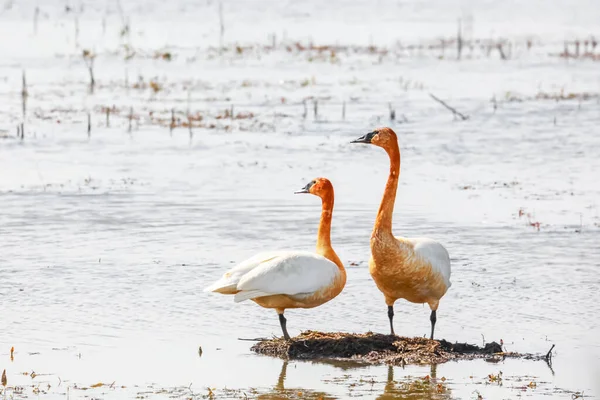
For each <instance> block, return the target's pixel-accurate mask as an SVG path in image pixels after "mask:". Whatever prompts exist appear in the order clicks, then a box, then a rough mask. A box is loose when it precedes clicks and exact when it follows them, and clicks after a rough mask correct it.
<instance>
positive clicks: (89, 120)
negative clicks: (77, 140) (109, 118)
mask: <svg viewBox="0 0 600 400" xmlns="http://www.w3.org/2000/svg"><path fill="white" fill-rule="evenodd" d="M87 122H88V124H87V134H88V137H91V136H92V116H91V115H90V112H89V111H88V113H87Z"/></svg>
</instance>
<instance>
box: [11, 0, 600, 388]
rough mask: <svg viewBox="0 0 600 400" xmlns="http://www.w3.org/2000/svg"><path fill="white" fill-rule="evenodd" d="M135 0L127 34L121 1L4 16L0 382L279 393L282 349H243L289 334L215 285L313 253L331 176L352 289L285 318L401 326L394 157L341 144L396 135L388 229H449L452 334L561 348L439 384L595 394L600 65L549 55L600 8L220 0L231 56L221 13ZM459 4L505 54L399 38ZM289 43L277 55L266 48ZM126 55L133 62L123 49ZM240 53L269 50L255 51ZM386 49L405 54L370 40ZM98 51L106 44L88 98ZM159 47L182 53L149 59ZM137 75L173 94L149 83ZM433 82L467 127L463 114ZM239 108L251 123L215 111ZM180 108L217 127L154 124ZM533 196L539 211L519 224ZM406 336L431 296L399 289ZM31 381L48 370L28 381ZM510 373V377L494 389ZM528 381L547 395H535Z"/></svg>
mask: <svg viewBox="0 0 600 400" xmlns="http://www.w3.org/2000/svg"><path fill="white" fill-rule="evenodd" d="M121 3H122V4H120V6H121V7H122V9H123V12H122V15H123V18H124V19H125V20H127V19H128V20H129V23H130V26H131V33H130V35H129V36H127V35H126V36H124V37H121V36H120V35H119V31H120V29H121V27H122V22H121V16H120V14H119V12H118V8H119V3H118V2H113V1H109V2H106V3H105V2H93V3H92V2H66V3H65V2H61V1H55V0H52V1H48V2H39V3H36V2H34V1H31V0H27V1H18V0H15V1H14V2H11V1H9V2H6V3H5V4H4V6H3V8H2V10H3V11H0V34H1V35H2V37H3V40H2V41H1V42H0V51H1V52H2V60H1V61H0V96H1V99H2V103H3V107H2V108H1V110H0V130H1V131H0V136H2V137H3V138H0V316H1V318H0V321H1V324H2V329H0V370H3V369H5V368H6V371H7V377H8V381H9V385H20V386H24V387H25V388H24V390H23V392H22V393H21V392H19V391H18V390H17V391H14V390H13V389H7V391H6V392H5V394H6V395H7V396H11V395H12V396H14V397H16V398H18V397H36V396H40V397H43V398H64V396H65V395H66V394H67V393H68V396H69V398H83V397H84V396H88V397H94V398H134V397H136V395H139V393H140V392H142V391H146V390H147V391H149V392H150V394H148V395H149V396H150V397H153V396H154V397H157V398H161V397H167V396H168V395H174V394H173V390H175V389H171V393H164V392H161V390H163V389H164V388H173V387H178V388H185V390H184V389H181V390H183V391H182V392H177V393H175V395H177V396H179V397H182V398H185V397H190V396H191V397H198V396H201V395H207V393H208V392H207V389H206V387H212V388H217V391H216V393H219V397H228V396H231V397H238V398H239V397H240V396H241V397H242V398H243V395H240V393H233V392H232V393H230V392H224V391H223V390H224V388H233V389H238V388H239V389H243V390H245V391H246V393H247V395H248V396H249V397H256V394H252V392H250V391H249V390H248V388H257V389H258V392H260V393H265V392H269V391H270V390H271V389H270V388H272V387H274V386H275V385H276V384H277V381H278V379H279V377H280V373H281V371H282V367H283V366H284V363H283V361H281V360H278V359H271V358H267V357H260V356H254V355H252V354H251V353H250V351H249V347H250V345H251V343H250V342H245V341H238V340H237V338H238V337H244V338H254V337H260V336H269V335H280V328H279V324H278V320H277V317H276V314H275V313H274V312H273V311H270V310H264V309H262V308H260V307H258V306H256V305H255V304H253V303H250V302H248V303H242V304H234V303H233V299H232V298H230V297H225V296H221V295H216V294H207V293H203V292H202V291H201V290H202V288H203V287H205V286H207V285H208V284H210V283H211V282H212V281H214V280H215V279H217V278H218V277H219V276H220V275H221V274H222V273H223V272H224V271H225V270H226V269H227V268H229V267H231V266H232V265H234V264H235V263H236V262H239V261H242V260H243V259H245V258H246V257H249V256H251V255H252V254H253V253H255V252H257V251H262V250H269V249H285V248H288V249H298V250H305V249H306V250H310V249H313V248H314V245H315V238H316V230H317V224H318V219H319V213H320V202H319V199H317V198H315V197H312V196H295V195H293V192H294V190H297V189H299V188H300V187H302V186H303V185H305V184H306V183H307V182H308V181H309V180H310V179H313V178H315V177H317V176H325V177H328V178H329V179H330V180H331V181H332V182H333V184H334V187H335V192H336V203H335V211H334V220H333V230H332V241H333V246H334V248H335V249H336V251H337V252H338V254H339V255H340V257H341V259H342V261H343V262H344V263H345V265H346V267H347V269H348V283H347V286H346V288H345V290H344V292H342V294H341V295H340V296H339V297H338V298H336V299H334V300H333V301H331V302H330V303H327V304H325V305H323V306H322V307H319V308H316V309H312V310H289V311H288V312H287V313H286V316H287V318H288V329H289V330H290V333H291V334H292V335H295V334H297V333H299V332H300V331H301V330H305V329H315V330H325V331H332V330H338V331H348V332H365V331H368V330H373V331H376V332H387V329H388V324H387V315H386V306H385V304H384V302H383V296H382V295H381V294H380V293H379V292H378V290H377V289H376V287H375V285H374V284H373V282H372V281H371V278H370V276H369V274H368V270H367V260H368V257H369V235H370V231H371V227H372V224H373V221H374V217H375V213H376V210H377V207H378V204H379V201H380V199H381V195H382V192H383V187H384V184H385V180H386V178H387V171H388V160H387V157H386V155H385V153H384V152H383V151H382V150H381V149H377V148H374V147H370V146H359V145H350V144H349V142H350V141H351V140H353V139H355V138H356V137H358V136H361V135H363V134H364V133H367V132H369V131H371V130H372V129H373V128H374V127H377V126H381V125H390V126H391V127H393V128H394V129H395V130H396V132H397V133H398V136H399V142H400V147H401V151H402V171H401V181H400V186H399V189H398V196H397V202H396V212H395V225H394V231H395V233H396V234H397V235H402V236H429V237H432V238H435V239H437V240H439V241H440V242H442V243H443V244H444V245H445V246H446V247H447V249H448V251H449V252H450V255H451V258H452V268H453V275H452V282H453V286H452V288H451V289H450V291H449V292H448V293H447V295H446V296H445V297H444V298H443V299H442V301H441V305H440V309H439V311H438V324H437V326H436V336H437V337H438V338H445V339H447V340H450V341H468V342H471V343H477V344H481V342H482V340H483V338H485V340H486V341H492V340H496V341H499V340H500V339H503V340H504V342H505V343H506V347H507V349H508V350H514V351H522V352H534V353H545V352H546V351H548V349H549V348H550V346H551V345H552V344H555V345H556V351H555V356H554V363H553V369H554V374H553V372H552V371H551V370H550V369H549V368H548V367H547V366H546V365H545V364H544V363H542V362H532V361H518V360H511V361H506V362H504V363H501V364H490V363H486V362H485V361H469V362H461V363H447V364H443V365H439V366H438V367H437V370H436V371H435V373H436V375H437V377H442V376H444V377H445V378H447V380H446V381H445V385H446V386H447V387H448V391H447V392H445V394H444V395H443V396H449V397H454V398H470V397H476V393H475V391H479V392H480V393H481V394H482V396H483V397H484V398H514V397H520V396H526V397H530V398H537V397H542V396H544V397H546V396H547V395H553V396H556V397H557V398H565V399H569V398H571V396H572V393H571V392H581V391H583V392H584V394H585V396H586V397H589V396H598V394H599V393H600V391H599V386H598V383H597V377H598V376H600V340H599V339H598V334H599V333H600V332H599V329H598V327H599V325H598V314H599V313H600V306H599V305H598V289H599V288H600V278H599V275H598V268H599V267H600V241H599V234H600V216H599V211H598V199H599V198H600V196H599V195H600V184H599V183H598V176H600V158H599V154H600V136H598V132H599V131H598V126H599V125H600V103H599V100H598V99H599V97H598V96H599V94H600V74H599V72H598V71H599V69H598V67H599V66H600V64H598V62H594V61H592V60H589V59H585V60H584V59H577V60H573V59H571V60H565V59H563V58H560V57H557V56H556V54H558V53H560V52H561V51H562V50H563V40H573V39H576V38H580V39H586V38H589V36H590V35H591V34H596V35H598V34H599V32H598V25H597V24H598V21H600V7H598V6H597V4H596V2H594V1H576V2H573V1H562V2H553V3H552V5H550V4H549V3H548V2H542V1H532V2H528V3H527V4H522V3H521V2H514V1H511V2H490V1H452V2H443V1H427V2H417V1H406V2H384V1H379V2H358V1H341V0H336V1H333V2H328V3H327V4H321V3H320V2H317V1H308V2H300V3H298V2H265V1H261V2H258V1H256V2H242V1H224V2H223V3H222V9H223V20H224V27H225V30H224V36H223V44H224V45H225V46H227V47H228V50H227V51H224V52H223V54H219V51H218V49H216V46H218V45H219V42H220V39H219V3H217V2H214V1H213V2H198V3H195V2H187V1H174V2H169V3H168V2H143V1H127V0H123V1H122V2H121ZM66 6H68V7H69V10H70V11H68V12H67V11H66ZM36 7H39V16H38V21H37V32H35V31H34V15H35V13H36V12H35V9H36ZM458 18H461V19H462V21H463V24H464V29H465V36H466V37H467V38H469V37H473V38H479V39H490V38H492V39H494V38H507V39H509V40H510V41H511V42H512V43H513V50H512V53H511V55H510V57H509V59H508V60H501V59H500V58H499V56H498V52H496V51H494V52H492V54H491V56H490V57H487V56H486V55H485V52H482V51H479V50H478V49H475V50H473V51H472V52H471V51H468V50H466V51H465V53H464V55H463V59H462V60H461V61H456V59H455V58H456V57H455V49H454V47H448V48H447V49H446V50H445V53H444V57H443V58H441V57H440V55H441V51H440V50H427V49H424V50H420V51H409V50H406V48H400V47H399V46H400V45H399V44H398V42H400V43H401V44H402V45H410V44H424V45H427V44H430V43H435V41H436V40H437V39H439V38H441V37H446V38H451V37H453V36H454V35H455V33H456V29H457V28H456V26H457V19H458ZM103 21H104V22H103ZM103 24H104V25H105V26H106V28H105V29H103ZM273 35H275V39H274V40H275V44H276V48H275V49H268V48H265V46H271V45H272V44H273ZM528 39H530V40H531V41H532V42H533V43H534V45H533V47H532V48H531V49H530V50H527V48H526V46H525V43H526V40H528ZM298 41H299V42H301V43H302V44H303V45H304V46H308V45H309V43H310V42H311V41H312V42H313V43H314V44H315V45H323V44H338V45H351V46H362V47H360V49H359V50H360V51H359V50H357V51H355V49H354V48H351V49H350V50H347V51H346V50H339V51H337V52H336V54H335V56H334V57H332V56H331V54H330V53H329V52H323V53H319V52H318V51H298V50H297V49H296V46H295V44H294V43H296V42H298ZM123 44H127V45H128V46H130V48H133V49H135V50H136V55H135V56H134V57H133V58H131V59H129V60H125V59H124V56H125V50H123V46H122V45H123ZM235 45H239V46H253V48H252V49H249V50H243V51H242V52H241V54H240V53H239V52H236V51H235V49H234V47H233V46H235ZM369 45H373V46H377V47H387V48H389V49H391V50H392V52H391V53H390V54H388V55H384V56H380V55H378V54H371V53H369V52H368V51H363V50H365V46H369ZM286 46H290V48H291V51H288V50H287V49H286ZM82 49H90V50H92V51H93V52H95V53H97V54H98V55H97V58H96V60H95V68H94V70H95V78H96V81H97V87H96V91H95V93H94V94H93V95H92V94H89V93H88V91H87V83H88V75H87V74H88V72H87V69H86V67H85V64H84V62H83V60H82V58H81V52H82ZM159 50H160V51H163V52H164V51H169V52H171V53H172V55H173V60H172V61H164V60H161V59H154V57H153V55H154V53H155V52H156V51H159ZM596 53H600V49H596ZM23 70H26V76H27V83H28V91H29V97H28V103H27V114H26V117H25V130H26V134H25V139H24V140H23V141H20V140H18V139H17V138H16V137H15V136H16V126H17V124H19V123H20V122H21V121H22V119H23V117H22V111H21V97H20V92H21V79H22V71H23ZM138 77H141V79H142V80H143V82H145V83H146V84H147V83H148V82H149V81H150V80H151V79H153V80H155V81H156V82H158V83H159V84H160V85H161V86H162V90H160V91H159V92H158V93H153V92H152V90H151V89H149V88H146V89H135V88H133V87H132V85H133V84H134V83H136V82H138V79H140V78H138ZM126 83H127V85H126ZM126 86H127V87H126ZM429 92H431V93H434V94H436V95H437V96H438V97H441V98H443V99H445V100H447V101H448V102H449V103H450V104H451V105H452V106H454V107H456V108H457V109H459V110H460V111H461V112H463V113H465V114H468V115H469V116H470V119H469V120H467V121H453V117H452V114H451V113H450V112H448V111H447V110H445V109H444V108H443V107H442V106H440V105H439V104H437V103H435V102H434V101H433V100H432V99H431V98H430V97H429V95H428V93H429ZM539 93H545V94H553V95H559V94H561V93H563V94H564V96H565V97H568V95H569V94H570V93H573V94H576V95H578V96H579V95H580V94H582V93H588V94H590V96H589V98H587V99H584V100H579V99H577V98H576V99H572V100H561V101H554V100H544V99H536V98H535V97H536V95H538V94H539ZM311 96H312V97H314V98H318V99H319V103H318V116H317V117H315V116H314V113H313V103H312V100H311V99H309V100H308V101H307V109H308V110H307V111H308V112H307V116H306V117H305V118H304V117H303V113H304V108H303V105H302V101H303V99H306V98H309V97H311ZM282 98H284V100H282ZM493 98H495V99H496V101H497V109H494V106H493V102H492V101H491V100H492V99H493ZM511 98H512V99H513V100H515V99H518V100H519V101H508V99H511ZM344 102H345V108H346V113H345V118H342V107H343V103H344ZM389 103H391V105H392V107H393V108H394V109H395V110H396V121H390V120H389V111H388V107H389V105H388V104H389ZM113 105H114V106H115V107H116V108H117V110H118V112H119V113H120V115H112V116H111V117H110V126H108V127H107V126H106V121H105V116H104V114H103V112H102V111H101V110H100V107H102V106H108V107H112V106H113ZM231 106H233V107H234V110H235V111H234V112H235V114H237V113H248V112H251V113H253V114H254V116H253V117H252V118H248V119H236V120H231V119H227V118H225V119H216V118H215V117H216V116H219V115H223V113H224V111H225V110H229V109H230V107H231ZM130 107H132V108H133V113H134V114H133V115H134V116H135V118H134V121H133V124H132V131H131V132H128V121H127V118H126V115H127V114H128V113H129V109H130ZM172 108H174V109H175V110H176V112H177V115H178V116H183V115H184V113H185V112H187V109H189V110H190V111H191V112H192V113H196V112H200V113H201V114H202V115H203V116H204V121H203V122H205V123H207V124H210V123H213V124H215V128H216V129H206V128H194V129H193V136H191V137H190V134H189V132H188V129H187V128H177V129H175V130H174V131H173V133H172V135H170V134H169V129H168V127H167V126H158V125H157V124H152V123H151V122H150V119H151V117H150V114H149V113H150V112H153V116H154V117H156V116H157V115H158V116H160V117H161V118H163V119H165V120H166V121H167V122H166V124H168V120H170V110H171V109H172ZM88 110H89V111H90V112H91V115H92V132H91V138H88V136H87V132H86V131H87V116H86V113H87V111H88ZM403 116H404V117H405V119H404V118H403ZM163 125H164V124H163ZM521 209H522V210H524V212H525V213H529V214H531V216H530V217H529V218H528V217H527V216H522V217H519V210H521ZM528 219H529V220H530V221H531V222H540V224H541V225H540V230H539V231H538V230H537V229H536V228H535V227H532V226H530V225H529V223H528ZM395 325H396V331H397V332H398V333H399V334H402V335H411V336H412V335H424V334H426V333H427V332H428V330H429V309H428V308H427V307H426V306H425V307H424V306H422V305H415V304H410V303H407V302H404V301H398V302H397V303H396V318H395ZM482 335H483V338H482ZM11 346H14V347H15V360H14V362H11V361H10V358H9V355H8V354H9V350H10V347H11ZM198 346H202V348H203V355H202V357H198ZM31 371H35V373H36V374H39V376H37V377H35V378H34V379H32V378H31V377H30V376H26V375H23V373H24V372H31ZM498 371H502V372H503V374H504V377H505V381H504V385H503V386H502V387H499V386H498V385H495V384H483V382H485V381H486V377H487V375H488V374H490V373H494V374H496V373H498ZM388 372H389V371H388V367H366V368H362V369H356V370H355V369H350V370H345V369H340V368H339V367H336V366H332V365H329V364H319V363H317V364H313V363H299V362H292V363H290V364H289V365H287V370H286V380H285V387H286V388H294V390H293V391H292V392H291V393H288V395H290V396H292V397H293V396H299V395H298V393H297V391H300V392H305V393H304V395H308V394H309V392H310V391H311V390H314V391H317V392H322V393H325V394H327V395H328V396H333V397H342V398H343V397H347V396H350V395H355V396H362V397H364V398H375V397H377V396H379V395H382V394H383V393H384V390H385V388H386V382H387V381H388V380H389V379H388ZM44 374H48V375H44ZM348 374H349V375H348ZM427 374H431V371H430V367H429V366H426V367H406V368H405V369H402V368H394V379H396V380H401V379H403V377H406V376H417V377H422V376H425V375H427ZM360 379H363V380H368V379H373V380H374V381H375V382H374V383H372V384H368V385H365V384H364V382H360ZM519 380H522V381H523V382H524V383H523V382H520V381H519ZM113 381H114V382H115V384H114V385H113V387H112V388H106V387H105V388H98V389H90V390H93V392H92V391H85V390H79V389H75V386H77V387H88V386H89V385H91V384H94V383H97V382H105V383H108V384H110V383H111V382H113ZM530 381H534V382H536V383H537V387H536V388H526V389H523V388H522V387H523V385H527V384H528V383H529V382H530ZM352 382H354V383H355V384H356V385H355V386H351V383H352ZM47 384H50V385H51V387H50V388H47ZM59 384H60V385H59ZM190 384H191V386H190ZM38 385H39V388H40V389H41V390H42V389H43V390H44V392H42V393H41V394H39V393H38V394H36V393H35V390H34V389H35V388H36V387H38ZM121 386H126V388H121ZM136 386H137V387H136ZM149 386H151V388H148V387H149ZM188 387H190V389H188ZM388 389H389V385H388ZM219 390H221V392H219ZM404 394H406V393H404ZM142 395H146V394H142ZM398 395H400V394H398ZM422 395H423V394H421V396H422ZM416 396H417V397H413V398H421V397H419V395H416ZM431 396H432V397H433V398H438V397H440V396H441V395H435V394H434V395H431ZM436 396H437V397H436ZM273 398H277V394H275V397H273ZM382 398H384V395H382ZM390 398H391V397H390Z"/></svg>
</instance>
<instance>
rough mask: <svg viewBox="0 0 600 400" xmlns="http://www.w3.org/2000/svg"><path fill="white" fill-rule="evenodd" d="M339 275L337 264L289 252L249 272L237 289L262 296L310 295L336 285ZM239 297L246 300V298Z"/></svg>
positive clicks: (304, 253)
mask: <svg viewBox="0 0 600 400" xmlns="http://www.w3.org/2000/svg"><path fill="white" fill-rule="evenodd" d="M338 273H339V269H338V267H337V265H336V264H335V263H333V262H332V261H329V260H328V259H327V258H325V257H323V256H320V255H318V254H315V253H310V252H287V253H285V254H279V255H278V256H276V257H273V258H272V259H270V260H269V261H266V262H263V263H261V264H260V265H259V266H257V267H256V268H254V269H252V270H251V271H249V272H247V273H246V274H245V275H244V276H243V277H242V278H241V279H240V281H239V282H238V284H237V290H239V291H240V292H255V293H257V294H260V296H266V295H274V294H286V295H299V294H310V293H313V292H316V291H318V290H319V289H321V288H324V287H327V286H328V285H330V284H332V283H333V281H334V280H335V278H336V276H337V274H338ZM260 296H252V297H250V298H255V297H260ZM238 298H239V299H241V300H245V299H246V296H238ZM241 300H239V301H241Z"/></svg>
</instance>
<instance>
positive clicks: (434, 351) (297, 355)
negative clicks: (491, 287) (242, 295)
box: [251, 331, 543, 365]
mask: <svg viewBox="0 0 600 400" xmlns="http://www.w3.org/2000/svg"><path fill="white" fill-rule="evenodd" d="M251 350H252V351H254V352H256V353H259V354H264V355H269V356H274V357H280V358H284V359H304V360H315V359H354V360H361V361H365V362H369V363H373V364H392V365H405V364H439V363H444V362H446V361H450V360H472V359H477V358H486V359H490V361H496V360H498V361H499V360H501V359H502V358H504V357H512V358H526V359H543V356H536V355H532V354H520V353H506V352H503V351H502V347H501V346H500V345H499V344H498V343H496V342H492V343H488V344H486V345H485V347H479V346H475V345H471V344H468V343H450V342H448V341H446V340H439V341H438V340H430V339H425V338H408V337H400V336H392V335H382V334H378V333H372V332H368V333H364V334H354V333H340V332H315V331H306V332H303V333H301V334H300V335H299V336H296V337H294V338H292V339H291V340H289V341H287V340H285V339H283V338H275V339H269V340H263V341H260V342H258V343H256V344H254V345H253V346H252V348H251Z"/></svg>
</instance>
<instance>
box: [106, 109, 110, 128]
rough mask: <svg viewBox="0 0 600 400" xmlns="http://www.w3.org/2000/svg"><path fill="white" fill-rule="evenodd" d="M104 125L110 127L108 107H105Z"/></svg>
mask: <svg viewBox="0 0 600 400" xmlns="http://www.w3.org/2000/svg"><path fill="white" fill-rule="evenodd" d="M106 127H107V128H108V127H110V107H106Z"/></svg>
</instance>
